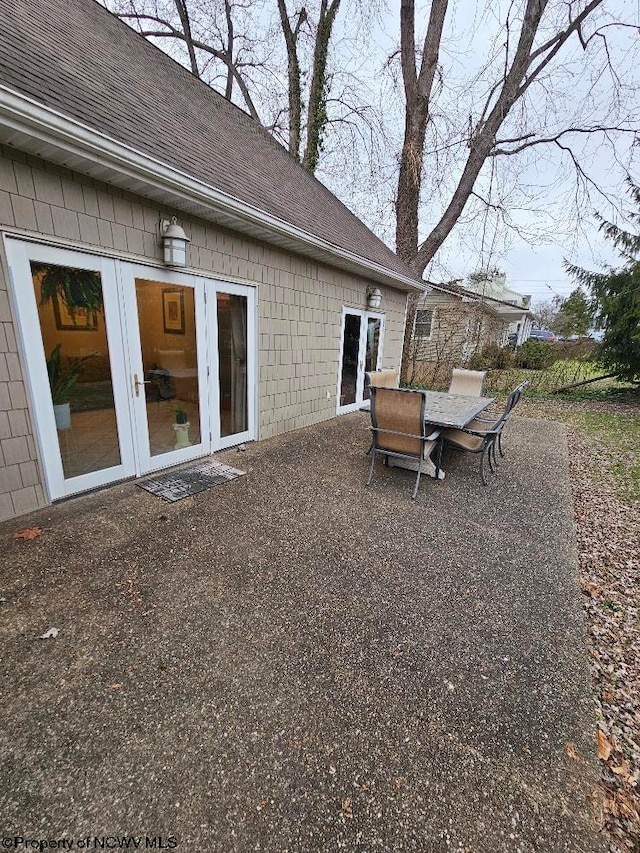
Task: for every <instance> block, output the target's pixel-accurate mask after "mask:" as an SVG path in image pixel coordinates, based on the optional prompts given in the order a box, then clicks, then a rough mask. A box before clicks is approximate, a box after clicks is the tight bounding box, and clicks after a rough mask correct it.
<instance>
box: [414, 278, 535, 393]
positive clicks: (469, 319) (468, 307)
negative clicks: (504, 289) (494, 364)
mask: <svg viewBox="0 0 640 853" xmlns="http://www.w3.org/2000/svg"><path fill="white" fill-rule="evenodd" d="M429 287H430V289H429V291H427V292H426V293H425V294H423V296H421V297H420V299H419V300H418V304H417V308H416V313H415V318H414V324H413V333H412V338H411V349H410V359H409V371H408V377H407V378H408V380H409V382H412V383H415V384H424V385H427V386H430V385H446V384H447V382H448V380H449V378H450V376H451V369H452V368H453V367H462V366H464V365H466V364H468V363H469V361H470V359H472V358H473V356H474V355H475V354H476V353H478V352H480V351H481V350H482V349H483V347H485V346H486V345H487V344H497V345H498V346H503V345H505V344H506V343H507V335H508V333H509V332H510V330H511V328H512V324H514V323H515V324H520V326H521V327H522V328H525V327H528V326H530V322H531V321H530V319H529V315H530V312H529V308H528V307H527V306H526V305H524V304H520V305H518V304H515V303H511V302H506V301H503V300H500V299H496V298H495V297H491V296H486V295H482V294H479V293H476V292H474V291H473V290H470V289H468V288H466V287H462V286H461V285H460V284H458V283H457V282H448V283H446V284H433V283H430V284H429ZM525 299H526V297H525Z"/></svg>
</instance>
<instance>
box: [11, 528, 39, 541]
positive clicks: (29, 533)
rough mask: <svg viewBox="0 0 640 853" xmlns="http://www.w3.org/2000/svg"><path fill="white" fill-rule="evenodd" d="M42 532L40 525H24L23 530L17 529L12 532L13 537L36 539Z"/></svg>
mask: <svg viewBox="0 0 640 853" xmlns="http://www.w3.org/2000/svg"><path fill="white" fill-rule="evenodd" d="M41 533H42V527H25V529H24V530H19V531H18V532H17V533H14V534H13V538H14V539H26V540H30V539H37V537H38V536H40V534H41Z"/></svg>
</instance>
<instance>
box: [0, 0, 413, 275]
mask: <svg viewBox="0 0 640 853" xmlns="http://www.w3.org/2000/svg"><path fill="white" fill-rule="evenodd" d="M0 82H1V83H3V84H4V85H6V86H8V87H10V88H11V89H14V90H17V91H19V92H21V93H23V94H25V95H27V96H29V97H31V98H33V99H34V100H36V101H39V102H40V103H42V104H44V105H45V106H48V107H50V108H53V109H55V110H58V111H59V112H61V113H63V114H65V115H67V116H69V117H70V118H73V119H76V120H77V121H79V122H81V123H83V124H85V125H88V126H90V127H92V128H93V129H95V130H98V131H100V132H101V133H103V134H105V135H106V136H109V137H111V138H112V139H115V140H116V141H118V142H121V143H124V144H126V145H128V146H130V147H131V148H133V149H135V150H137V151H139V152H141V153H143V154H146V155H148V156H151V157H154V158H156V159H157V160H159V161H161V162H163V163H165V164H166V165H168V166H171V167H173V168H175V169H178V170H180V171H182V172H184V173H186V174H188V175H190V176H191V177H193V178H195V179H197V180H199V181H202V182H203V183H205V184H207V185H208V186H210V187H213V188H214V189H217V190H220V191H222V192H224V193H227V194H229V195H231V196H233V197H234V198H236V199H238V200H239V201H241V202H244V203H245V204H248V205H251V206H252V207H254V208H257V209H258V210H260V211H262V212H264V213H267V214H268V215H270V216H274V217H276V218H278V219H280V220H282V221H283V222H286V223H288V224H290V225H293V226H294V227H296V228H298V229H300V230H302V231H304V232H306V233H308V234H311V235H313V236H315V237H319V238H321V239H322V240H326V241H327V242H329V243H331V244H332V245H333V246H336V247H338V248H341V249H344V250H346V251H348V252H352V253H354V254H356V255H358V256H359V257H361V258H364V259H365V260H367V261H370V262H373V263H375V264H379V265H381V266H382V267H384V268H385V269H386V270H388V271H389V272H391V273H392V274H397V275H400V276H406V277H410V278H412V279H414V280H415V276H414V275H413V274H412V273H411V271H410V270H409V268H408V267H407V266H406V265H405V264H404V263H403V261H401V260H400V258H399V257H398V256H397V255H396V254H395V253H394V252H393V251H392V250H391V249H389V247H388V246H386V245H385V244H384V243H383V242H382V241H381V240H379V239H378V238H377V237H376V236H375V235H374V234H373V232H371V231H370V230H369V229H368V228H367V227H366V226H365V225H364V224H363V223H362V222H361V221H360V220H359V219H358V218H357V217H356V216H355V215H354V214H353V213H352V212H351V211H349V210H348V208H347V207H346V206H345V205H344V204H342V203H341V202H340V201H339V200H338V199H337V198H336V197H335V196H334V195H333V194H332V193H331V192H330V191H329V190H328V189H327V188H326V187H325V186H324V185H323V184H322V183H321V182H320V181H318V180H317V179H315V178H314V177H312V176H311V175H309V174H308V173H307V172H306V171H305V170H304V169H303V168H302V167H301V166H300V165H299V164H298V163H297V162H296V161H295V160H294V159H293V158H292V157H291V156H290V155H289V154H288V152H287V151H286V150H285V149H284V148H283V147H282V146H281V145H279V144H278V143H277V142H276V141H275V140H274V139H273V138H272V137H271V136H270V135H269V134H268V133H267V131H265V130H264V128H262V127H261V126H260V124H259V123H258V122H256V121H254V120H253V119H252V118H251V117H250V116H248V115H247V114H246V113H244V112H243V111H242V110H240V109H238V108H237V107H235V106H234V105H233V104H231V103H229V102H228V101H227V100H226V99H225V98H223V97H222V96H221V95H219V94H218V93H217V92H215V91H213V90H212V89H211V88H209V87H208V86H207V85H206V84H204V83H203V82H201V81H200V80H198V79H197V78H195V77H194V76H193V75H191V74H190V73H189V72H188V71H187V70H186V69H184V68H183V67H182V66H180V65H179V64H178V63H176V62H174V61H173V60H172V59H171V58H170V57H168V56H166V55H165V54H164V53H162V51H160V50H159V49H158V48H156V47H154V45H152V44H151V43H150V42H148V41H147V40H146V39H144V38H143V37H142V36H140V35H138V34H137V33H135V32H134V31H133V30H131V29H130V28H129V27H128V26H126V25H125V24H124V23H123V22H122V21H120V20H119V19H118V18H116V17H115V16H114V15H112V14H111V13H110V12H108V11H107V10H106V9H104V8H103V7H102V6H100V5H99V4H98V3H97V2H95V0H13V2H12V3H6V4H3V26H2V27H1V28H0Z"/></svg>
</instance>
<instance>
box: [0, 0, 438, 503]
mask: <svg viewBox="0 0 640 853" xmlns="http://www.w3.org/2000/svg"><path fill="white" fill-rule="evenodd" d="M173 217H176V222H175V223H174V225H173V228H170V230H169V232H168V233H165V229H166V227H167V226H168V225H169V224H170V222H171V220H172V218H173ZM0 229H1V231H2V241H1V244H0V519H2V518H10V517H13V516H15V515H19V514H20V513H24V512H28V511H29V510H33V509H35V508H37V507H40V506H43V505H45V504H47V503H48V502H50V501H52V500H55V499H58V498H63V497H65V496H67V495H72V494H76V493H79V492H82V491H86V490H87V489H91V488H94V487H96V486H102V485H105V484H108V483H111V482H114V481H117V480H119V479H122V478H126V477H133V476H138V475H142V474H146V473H148V472H150V471H153V470H156V469H159V468H164V467H167V466H169V465H173V464H176V463H181V462H184V461H187V460H189V459H192V458H195V457H198V456H203V455H206V454H209V453H210V452H213V451H216V450H219V449H221V448H224V447H229V446H231V445H234V444H239V443H241V442H244V441H248V440H255V439H261V438H266V437H268V436H273V435H276V434H278V433H282V432H285V431H287V430H293V429H297V428H299V427H304V426H307V425H309V424H313V423H317V422H319V421H322V420H325V419H327V418H331V417H333V416H335V415H336V414H339V413H342V412H348V411H352V410H354V409H356V408H358V406H359V405H361V403H362V400H363V398H364V396H365V394H366V391H365V389H364V372H365V370H368V369H375V368H379V367H383V366H384V367H395V366H398V365H399V364H400V359H401V351H402V340H403V328H404V318H405V311H406V298H407V294H408V293H410V292H416V291H418V292H422V291H423V290H424V286H423V285H422V284H421V283H420V282H418V281H416V279H415V277H414V276H413V275H412V273H411V272H410V270H409V269H408V268H407V267H406V266H405V265H404V264H403V263H402V262H401V261H400V260H399V259H398V258H397V256H396V255H395V254H394V253H393V252H392V251H391V250H390V249H389V248H388V247H387V246H385V245H384V244H383V243H382V242H381V241H380V240H378V238H377V237H375V236H374V234H373V233H372V232H371V231H369V230H368V229H367V228H366V227H365V226H364V225H363V224H362V223H361V222H360V221H359V220H358V219H357V218H356V217H355V216H354V215H353V214H352V213H351V212H350V211H349V210H348V209H347V208H346V207H345V206H344V205H342V204H341V203H340V202H339V201H338V200H337V199H336V198H335V197H334V196H333V195H332V194H331V193H330V192H329V191H328V190H327V189H326V188H325V187H324V186H323V185H322V184H321V183H320V182H319V181H317V180H316V179H315V178H313V177H312V176H311V175H309V174H308V173H307V172H305V171H304V170H303V169H302V167H301V166H300V165H299V164H298V163H296V162H295V161H294V160H293V159H292V158H291V157H290V156H289V155H288V153H287V152H286V151H285V150H284V149H283V148H282V147H281V146H280V145H278V144H277V143H276V142H275V141H274V140H273V139H272V138H271V137H270V136H269V134H268V133H267V132H266V131H265V130H264V129H263V128H262V127H260V126H259V125H258V124H256V122H254V121H253V120H252V119H251V118H250V117H248V116H247V115H246V114H245V113H243V112H242V111H241V110H239V109H238V108H236V107H235V106H233V105H232V104H230V103H229V102H227V101H226V100H225V99H224V98H222V97H221V96H220V95H218V94H216V93H215V92H214V91H212V90H211V89H210V88H208V87H207V86H206V85H205V84H204V83H202V82H201V81H199V80H197V79H196V78H195V77H193V76H192V75H191V74H189V73H188V72H187V71H186V70H185V69H184V68H182V67H181V66H180V65H178V64H176V63H175V62H174V61H173V60H172V59H170V58H169V57H168V56H166V55H165V54H163V53H162V52H161V51H159V50H158V49H157V48H155V47H154V46H153V45H151V44H150V43H149V42H148V41H146V40H145V39H144V38H142V37H141V36H139V35H138V34H136V33H134V32H133V31H132V30H131V29H129V28H128V27H127V26H126V25H125V24H123V23H122V22H121V21H119V20H118V19H117V18H115V17H114V16H113V15H111V14H110V13H109V12H107V11H106V10H105V9H104V8H103V7H102V6H100V5H98V4H97V3H96V2H94V0H64V2H63V0H14V2H12V3H10V4H6V5H5V6H4V7H3V26H2V29H1V31H0ZM180 229H184V232H186V236H187V237H188V239H189V241H190V242H189V243H188V245H187V246H186V256H185V254H184V248H185V243H184V241H183V240H181V230H180ZM174 232H175V234H176V237H177V243H176V244H175V250H176V254H175V255H174V256H173V257H172V258H171V257H168V260H169V261H170V263H169V264H167V263H166V262H165V261H164V260H163V257H164V255H163V252H164V251H167V252H168V251H169V246H168V237H169V236H170V235H171V234H172V233H174ZM163 243H164V244H165V249H163ZM181 254H182V258H181V257H180V255H181ZM181 264H182V265H181ZM52 392H55V393H52ZM54 403H55V404H56V405H55V410H54Z"/></svg>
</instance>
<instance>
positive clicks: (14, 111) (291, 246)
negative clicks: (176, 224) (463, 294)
mask: <svg viewBox="0 0 640 853" xmlns="http://www.w3.org/2000/svg"><path fill="white" fill-rule="evenodd" d="M0 143H3V144H6V145H9V146H12V147H14V148H17V149H19V150H21V151H25V152H26V153H28V154H32V155H34V156H36V157H40V158H42V159H43V160H47V161H50V162H53V163H56V164H58V165H60V166H64V167H66V168H68V169H71V170H73V171H75V172H78V173H80V174H84V175H88V176H90V177H92V178H95V179H96V180H100V181H104V182H105V183H108V184H112V185H115V186H118V187H120V188H121V189H126V190H127V191H129V192H133V193H136V194H138V195H142V196H144V197H145V198H149V199H152V200H153V201H155V202H157V203H158V204H160V205H162V206H164V207H167V208H170V209H172V210H179V211H181V212H184V213H187V214H189V215H191V216H197V217H199V218H202V219H205V220H208V221H212V222H215V223H217V224H219V225H222V226H224V227H227V228H230V229H233V230H235V231H239V232H241V233H243V234H247V235H249V236H251V237H253V238H255V239H257V240H262V241H264V242H266V243H270V244H273V245H276V246H278V247H279V248H282V249H285V250H287V251H291V252H296V253H298V254H301V255H303V256H305V257H308V258H311V259H312V260H315V261H318V262H321V263H325V264H329V265H331V266H334V267H338V268H339V269H343V270H345V271H347V272H350V273H353V274H355V275H360V276H365V277H366V278H369V279H371V280H373V281H375V282H377V283H380V284H384V285H387V286H390V287H394V288H396V289H398V290H402V291H406V292H413V291H418V292H422V291H424V290H426V289H427V287H426V285H422V284H421V283H420V282H419V281H418V280H416V279H412V278H411V277H409V276H403V275H401V274H398V273H395V272H393V271H391V270H389V269H387V268H386V267H384V266H382V265H381V264H377V263H375V262H373V261H369V260H367V259H366V258H362V257H360V256H359V255H356V254H355V253H352V252H349V251H347V250H346V249H343V248H341V247H339V246H335V245H334V244H332V243H329V242H328V241H326V240H323V239H321V238H319V237H316V236H315V235H313V234H309V233H308V232H306V231H302V230H301V229H298V228H296V227H295V226H293V225H291V224H290V223H287V222H284V221H282V220H281V219H278V218H276V217H273V216H270V215H269V214H267V213H265V212H264V211H261V210H258V209H257V208H254V207H251V206H250V205H248V204H246V203H245V202H242V201H240V200H239V199H236V198H234V197H233V196H230V195H228V194H227V193H223V192H221V191H220V190H217V189H215V188H214V187H212V186H210V185H208V184H206V183H204V182H202V181H199V180H197V179H196V178H193V177H191V176H190V175H187V174H186V173H184V172H181V171H180V170H178V169H175V168H174V167H172V166H169V165H167V164H166V163H163V162H161V161H159V160H156V159H155V158H153V157H150V156H149V155H147V154H144V153H142V152H140V151H137V150H136V149H134V148H131V147H130V146H127V145H125V144H124V143H122V142H119V141H117V140H115V139H113V138H112V137H109V136H107V135H106V134H103V133H101V132H99V131H97V130H95V129H94V128H91V127H88V126H87V125H84V124H82V123H80V122H78V121H76V120H75V119H72V118H70V117H69V116H67V115H65V114H63V113H61V112H59V111H57V110H54V109H51V108H50V107H47V106H44V105H43V104H41V103H39V102H38V101H35V100H33V99H32V98H29V97H27V96H26V95H24V94H22V93H21V92H17V91H15V90H13V89H10V88H9V87H7V86H3V85H0Z"/></svg>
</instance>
